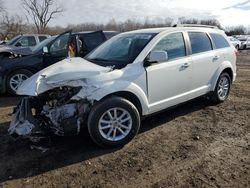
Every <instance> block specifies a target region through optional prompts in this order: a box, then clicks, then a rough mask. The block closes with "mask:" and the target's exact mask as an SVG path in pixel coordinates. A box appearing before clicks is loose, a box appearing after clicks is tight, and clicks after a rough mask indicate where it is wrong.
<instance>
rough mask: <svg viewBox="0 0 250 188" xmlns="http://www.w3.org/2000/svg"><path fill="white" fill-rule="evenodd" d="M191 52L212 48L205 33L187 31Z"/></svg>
mask: <svg viewBox="0 0 250 188" xmlns="http://www.w3.org/2000/svg"><path fill="white" fill-rule="evenodd" d="M188 35H189V39H190V42H191V48H192V53H193V54H197V53H201V52H206V51H210V50H212V44H211V41H210V39H209V37H208V36H207V34H206V33H203V32H188Z"/></svg>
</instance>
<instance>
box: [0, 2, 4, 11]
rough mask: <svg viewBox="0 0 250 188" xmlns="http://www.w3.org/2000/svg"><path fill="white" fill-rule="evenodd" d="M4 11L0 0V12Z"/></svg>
mask: <svg viewBox="0 0 250 188" xmlns="http://www.w3.org/2000/svg"><path fill="white" fill-rule="evenodd" d="M3 11H4V6H3V1H2V0H0V13H1V12H3Z"/></svg>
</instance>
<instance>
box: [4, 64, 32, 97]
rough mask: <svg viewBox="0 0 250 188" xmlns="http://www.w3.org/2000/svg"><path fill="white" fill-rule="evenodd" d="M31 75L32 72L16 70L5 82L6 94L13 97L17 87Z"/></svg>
mask: <svg viewBox="0 0 250 188" xmlns="http://www.w3.org/2000/svg"><path fill="white" fill-rule="evenodd" d="M31 75H32V72H30V71H28V70H24V69H21V70H17V71H15V72H13V73H11V74H10V75H9V76H8V77H7V80H6V87H7V92H8V93H10V94H12V95H15V94H16V91H17V89H18V87H19V86H20V85H21V84H22V83H23V81H24V80H27V79H28V78H29V77H30V76H31Z"/></svg>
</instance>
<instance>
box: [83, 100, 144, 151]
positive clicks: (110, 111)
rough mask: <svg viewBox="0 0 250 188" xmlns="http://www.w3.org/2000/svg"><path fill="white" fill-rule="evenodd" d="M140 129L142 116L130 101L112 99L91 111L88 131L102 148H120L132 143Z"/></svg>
mask: <svg viewBox="0 0 250 188" xmlns="http://www.w3.org/2000/svg"><path fill="white" fill-rule="evenodd" d="M139 127H140V114H139V112H138V110H137V108H136V107H135V106H134V104H132V103H131V102H130V101H128V100H126V99H124V98H121V97H111V98H108V99H106V100H104V101H102V102H100V103H98V104H96V105H95V106H94V107H93V109H92V110H91V112H90V114H89V118H88V130H89V133H90V136H91V138H92V139H93V141H94V142H95V143H96V144H98V145H100V146H102V147H120V146H123V145H125V144H127V143H128V142H129V141H131V140H132V139H133V138H134V137H135V135H136V134H137V132H138V130H139Z"/></svg>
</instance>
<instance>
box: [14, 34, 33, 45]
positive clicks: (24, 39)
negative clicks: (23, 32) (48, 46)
mask: <svg viewBox="0 0 250 188" xmlns="http://www.w3.org/2000/svg"><path fill="white" fill-rule="evenodd" d="M35 45H36V39H35V37H32V36H29V37H22V38H21V39H20V40H19V41H18V42H17V43H16V46H22V47H29V46H35Z"/></svg>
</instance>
